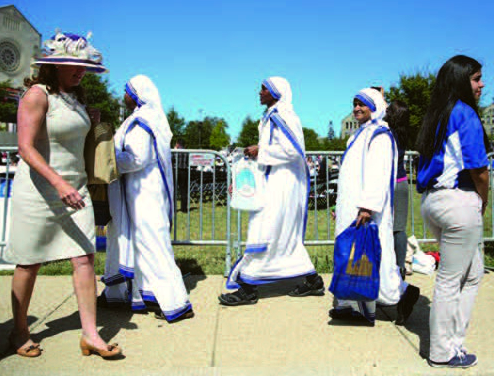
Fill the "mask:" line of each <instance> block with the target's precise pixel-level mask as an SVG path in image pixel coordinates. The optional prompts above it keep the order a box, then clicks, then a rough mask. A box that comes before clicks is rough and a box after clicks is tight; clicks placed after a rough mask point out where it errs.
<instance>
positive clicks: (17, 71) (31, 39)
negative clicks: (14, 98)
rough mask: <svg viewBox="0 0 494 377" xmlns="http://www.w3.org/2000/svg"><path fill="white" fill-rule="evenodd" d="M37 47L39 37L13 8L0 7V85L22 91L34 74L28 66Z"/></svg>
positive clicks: (36, 53)
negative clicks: (8, 85)
mask: <svg viewBox="0 0 494 377" xmlns="http://www.w3.org/2000/svg"><path fill="white" fill-rule="evenodd" d="M40 46H41V34H40V33H39V32H38V31H37V30H36V29H35V28H34V27H33V25H31V23H30V22H29V21H28V20H27V19H26V17H24V16H23V15H22V13H21V12H19V10H18V9H17V8H16V7H15V6H14V5H7V6H2V7H0V81H7V80H10V82H11V85H12V88H21V87H22V86H23V85H24V78H26V77H31V76H32V74H33V69H32V68H31V63H32V61H33V57H35V56H37V55H39V52H40Z"/></svg>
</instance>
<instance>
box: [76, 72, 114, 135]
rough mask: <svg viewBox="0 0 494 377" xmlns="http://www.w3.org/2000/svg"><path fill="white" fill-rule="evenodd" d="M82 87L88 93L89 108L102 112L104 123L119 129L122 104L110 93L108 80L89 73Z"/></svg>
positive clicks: (83, 80)
mask: <svg viewBox="0 0 494 377" xmlns="http://www.w3.org/2000/svg"><path fill="white" fill-rule="evenodd" d="M81 85H82V86H83V87H84V90H85V91H86V99H87V104H88V106H89V107H94V108H97V109H99V110H100V112H101V121H102V122H107V123H110V124H111V125H113V126H114V127H117V126H118V125H119V123H120V121H119V111H120V104H119V101H118V99H117V98H116V97H115V95H114V94H112V93H111V92H110V90H109V84H108V80H107V79H102V78H101V76H99V75H96V74H94V73H87V74H86V75H85V76H84V78H83V79H82V83H81ZM122 96H123V94H122Z"/></svg>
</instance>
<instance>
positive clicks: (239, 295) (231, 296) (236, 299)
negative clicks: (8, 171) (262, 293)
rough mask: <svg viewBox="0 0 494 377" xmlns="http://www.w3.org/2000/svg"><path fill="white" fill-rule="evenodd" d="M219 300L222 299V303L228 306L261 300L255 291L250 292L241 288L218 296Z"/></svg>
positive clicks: (251, 303)
mask: <svg viewBox="0 0 494 377" xmlns="http://www.w3.org/2000/svg"><path fill="white" fill-rule="evenodd" d="M218 300H220V304H222V305H226V306H239V305H254V304H257V301H259V297H257V293H255V292H253V293H250V294H248V293H247V292H245V290H244V289H242V288H240V289H239V290H238V291H235V292H232V293H224V294H222V295H220V296H218Z"/></svg>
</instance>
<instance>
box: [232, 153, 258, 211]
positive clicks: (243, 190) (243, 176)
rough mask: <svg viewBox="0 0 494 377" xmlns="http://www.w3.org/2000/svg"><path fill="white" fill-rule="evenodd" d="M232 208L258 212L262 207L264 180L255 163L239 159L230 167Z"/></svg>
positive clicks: (246, 159)
mask: <svg viewBox="0 0 494 377" xmlns="http://www.w3.org/2000/svg"><path fill="white" fill-rule="evenodd" d="M232 181H233V184H232V202H231V206H232V208H235V209H239V210H242V211H259V210H261V209H262V208H263V207H264V186H265V182H266V180H265V178H264V174H263V172H262V170H260V169H259V167H258V165H257V162H256V161H254V160H251V159H248V158H241V159H239V160H238V161H237V162H235V163H234V164H233V166H232Z"/></svg>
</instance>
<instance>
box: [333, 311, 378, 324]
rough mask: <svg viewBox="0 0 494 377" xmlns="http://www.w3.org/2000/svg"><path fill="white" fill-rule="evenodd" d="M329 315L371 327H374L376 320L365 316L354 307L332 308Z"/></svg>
mask: <svg viewBox="0 0 494 377" xmlns="http://www.w3.org/2000/svg"><path fill="white" fill-rule="evenodd" d="M329 316H330V317H331V318H332V319H337V320H342V321H349V322H358V323H362V324H365V325H367V326H370V327H374V324H375V323H374V321H370V320H368V319H367V318H365V317H364V316H363V315H362V314H360V313H359V312H357V311H355V310H353V309H352V308H343V309H336V308H334V309H331V310H330V311H329Z"/></svg>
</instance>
